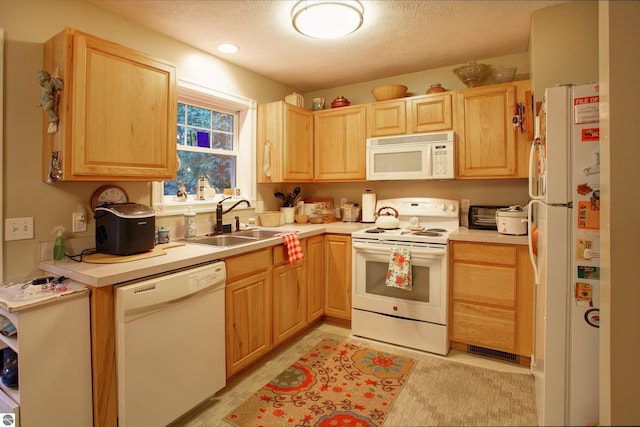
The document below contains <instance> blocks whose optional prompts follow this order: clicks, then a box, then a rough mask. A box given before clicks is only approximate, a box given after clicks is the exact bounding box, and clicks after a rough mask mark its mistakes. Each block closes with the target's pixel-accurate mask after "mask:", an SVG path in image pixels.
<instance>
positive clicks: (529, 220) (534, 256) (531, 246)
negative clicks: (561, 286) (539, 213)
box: [527, 199, 542, 285]
mask: <svg viewBox="0 0 640 427" xmlns="http://www.w3.org/2000/svg"><path fill="white" fill-rule="evenodd" d="M536 203H540V204H542V202H541V201H540V200H535V199H534V200H531V201H530V202H529V203H528V204H527V229H528V230H532V232H530V233H529V237H528V239H527V246H528V247H529V259H530V260H531V266H532V267H533V277H534V280H535V282H534V283H535V284H536V285H539V284H540V283H539V281H538V260H537V255H538V254H537V249H536V250H535V252H536V253H535V254H534V244H535V246H536V248H537V246H538V243H537V241H536V242H535V243H534V242H533V239H534V235H535V238H536V240H537V237H538V233H533V231H534V230H535V229H536V228H537V227H534V225H533V221H532V212H533V205H535V204H536Z"/></svg>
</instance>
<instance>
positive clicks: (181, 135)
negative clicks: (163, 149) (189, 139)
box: [176, 126, 186, 145]
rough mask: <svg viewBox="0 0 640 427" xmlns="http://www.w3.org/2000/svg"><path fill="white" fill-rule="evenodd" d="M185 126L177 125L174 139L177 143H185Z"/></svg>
mask: <svg viewBox="0 0 640 427" xmlns="http://www.w3.org/2000/svg"><path fill="white" fill-rule="evenodd" d="M185 132H186V130H185V128H184V126H178V135H177V136H176V140H177V142H178V145H184V144H185Z"/></svg>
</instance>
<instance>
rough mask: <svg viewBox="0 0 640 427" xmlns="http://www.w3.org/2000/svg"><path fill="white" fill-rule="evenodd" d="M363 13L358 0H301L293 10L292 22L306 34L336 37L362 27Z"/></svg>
mask: <svg viewBox="0 0 640 427" xmlns="http://www.w3.org/2000/svg"><path fill="white" fill-rule="evenodd" d="M363 14H364V7H362V3H360V2H359V1H358V0H300V1H299V2H298V3H296V4H295V6H293V9H292V10H291V23H292V24H293V27H294V28H295V29H296V31H298V32H299V33H301V34H304V35H305V36H309V37H313V38H316V39H335V38H338V37H344V36H346V35H348V34H351V33H353V32H354V31H355V30H357V29H358V28H360V26H361V25H362V21H363Z"/></svg>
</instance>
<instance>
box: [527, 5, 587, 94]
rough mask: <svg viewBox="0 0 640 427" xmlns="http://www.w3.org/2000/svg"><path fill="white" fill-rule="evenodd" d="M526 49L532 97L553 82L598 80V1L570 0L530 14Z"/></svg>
mask: <svg viewBox="0 0 640 427" xmlns="http://www.w3.org/2000/svg"><path fill="white" fill-rule="evenodd" d="M531 33H532V37H531V40H530V46H529V50H530V53H531V73H532V75H533V76H534V79H533V80H534V81H533V94H534V98H535V101H542V96H543V95H544V89H545V88H548V87H553V86H555V85H556V84H563V83H573V84H582V83H590V82H596V81H598V3H597V2H595V1H572V2H569V3H563V4H560V5H558V6H553V7H548V8H545V9H540V10H537V11H535V12H534V13H533V15H532V21H531Z"/></svg>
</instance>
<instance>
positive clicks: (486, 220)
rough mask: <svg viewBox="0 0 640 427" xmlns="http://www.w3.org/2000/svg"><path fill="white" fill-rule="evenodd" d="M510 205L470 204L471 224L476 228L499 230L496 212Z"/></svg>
mask: <svg viewBox="0 0 640 427" xmlns="http://www.w3.org/2000/svg"><path fill="white" fill-rule="evenodd" d="M508 207H509V206H487V205H485V206H469V214H468V215H469V218H468V221H469V225H468V227H469V228H471V229H475V230H498V224H497V223H496V212H497V211H498V209H504V208H508Z"/></svg>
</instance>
